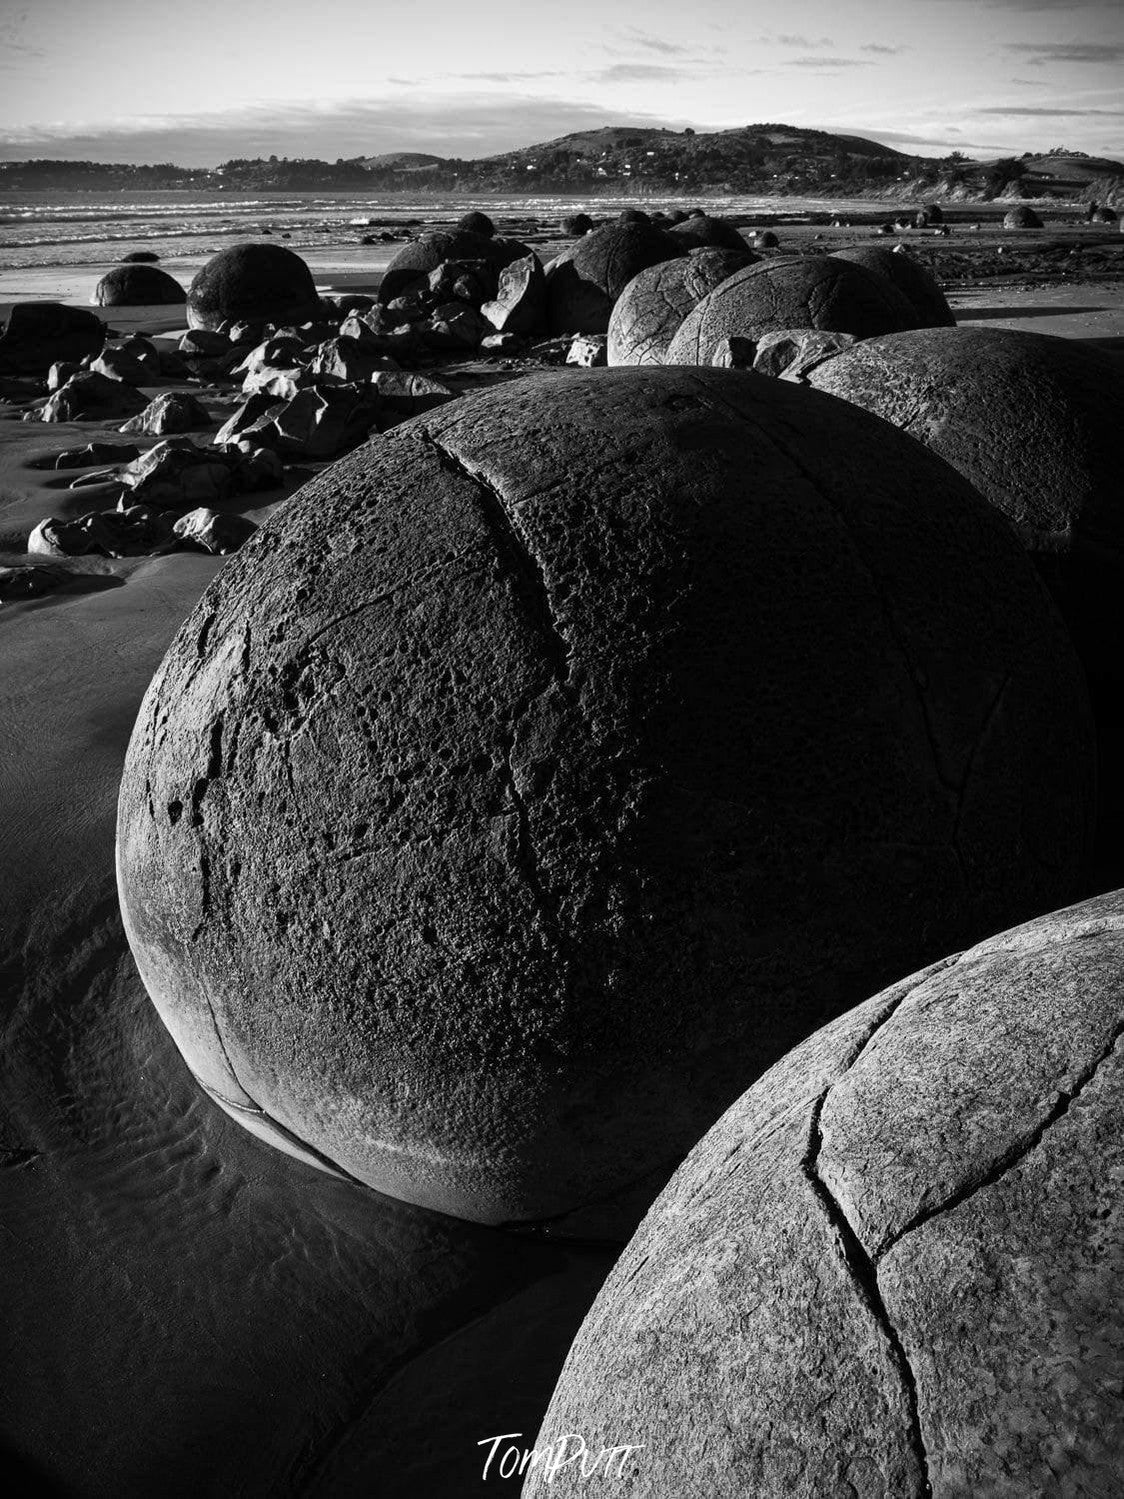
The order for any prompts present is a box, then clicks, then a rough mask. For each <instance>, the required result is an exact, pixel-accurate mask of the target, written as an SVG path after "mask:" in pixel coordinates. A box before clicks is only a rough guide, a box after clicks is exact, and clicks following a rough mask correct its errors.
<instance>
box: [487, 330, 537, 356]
mask: <svg viewBox="0 0 1124 1499" xmlns="http://www.w3.org/2000/svg"><path fill="white" fill-rule="evenodd" d="M525 346H526V339H524V338H520V336H519V334H518V333H489V334H487V335H486V336H485V337H484V338H482V339H481V340H480V352H481V353H482V354H521V353H522V352H523V349H524V348H525Z"/></svg>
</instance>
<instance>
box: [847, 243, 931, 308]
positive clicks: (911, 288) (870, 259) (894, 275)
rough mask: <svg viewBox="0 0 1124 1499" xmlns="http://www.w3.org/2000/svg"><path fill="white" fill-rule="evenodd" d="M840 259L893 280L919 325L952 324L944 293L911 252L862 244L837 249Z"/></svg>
mask: <svg viewBox="0 0 1124 1499" xmlns="http://www.w3.org/2000/svg"><path fill="white" fill-rule="evenodd" d="M835 255H836V257H837V259H839V260H849V261H850V262H851V264H852V265H861V266H865V267H866V269H867V270H868V271H877V272H878V273H879V274H880V275H882V276H885V277H886V278H887V280H889V281H892V282H893V283H894V285H895V286H896V287H897V289H898V290H899V291H900V292H901V294H902V295H903V296H904V297H905V299H906V301H907V302H908V303H909V304H910V306H911V307H912V308H913V310H914V312H915V313H916V314H917V317H916V320H915V323H914V326H915V327H917V328H952V327H955V325H956V319H955V317H954V316H953V314H952V308H951V307H950V306H949V305H948V302H947V301H946V300H945V294H944V292H943V291H941V289H940V287H939V286H938V285H937V282H936V280H935V278H934V277H933V276H931V275H930V274H929V272H928V271H927V270H926V269H925V267H924V266H923V265H919V264H918V263H917V261H916V260H914V259H913V258H912V256H910V255H899V254H898V253H897V251H896V250H883V249H881V248H880V247H879V246H878V245H859V246H856V248H855V249H853V250H836V251H835Z"/></svg>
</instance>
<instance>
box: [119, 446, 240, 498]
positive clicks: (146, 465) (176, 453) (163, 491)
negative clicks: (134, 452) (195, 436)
mask: <svg viewBox="0 0 1124 1499" xmlns="http://www.w3.org/2000/svg"><path fill="white" fill-rule="evenodd" d="M121 482H122V484H124V486H125V487H126V489H128V490H131V491H132V493H133V494H134V495H136V496H137V497H138V498H142V499H143V500H144V502H145V503H146V504H148V505H155V506H158V507H160V508H161V509H165V510H175V509H179V508H181V507H182V508H184V509H186V508H189V507H192V508H193V507H195V506H197V505H202V504H208V503H213V502H214V501H215V500H225V499H227V498H229V496H230V495H231V494H232V493H233V490H234V480H233V475H232V473H231V465H230V464H229V463H227V462H224V460H223V458H222V456H221V455H219V454H215V453H214V452H212V451H209V450H207V449H203V448H197V447H196V446H195V444H194V443H193V442H191V440H190V439H189V438H186V437H180V438H169V439H168V440H167V441H165V442H160V443H157V444H156V446H155V447H154V448H150V449H149V450H148V452H147V453H142V454H141V456H140V457H139V458H137V459H136V460H135V461H134V462H133V463H131V464H130V465H129V466H128V468H126V469H125V470H124V471H123V472H122V474H121Z"/></svg>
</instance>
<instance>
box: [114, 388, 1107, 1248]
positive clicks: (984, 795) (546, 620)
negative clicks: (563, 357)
mask: <svg viewBox="0 0 1124 1499" xmlns="http://www.w3.org/2000/svg"><path fill="white" fill-rule="evenodd" d="M399 378H400V377H399ZM326 538H330V547H329V546H328V545H327V544H326ZM1091 755H1092V747H1091V741H1090V731H1089V725H1088V709H1087V704H1086V702H1085V698H1084V688H1083V684H1082V682H1081V674H1080V668H1079V666H1078V664H1077V662H1076V659H1075V658H1074V656H1073V654H1072V648H1071V646H1070V644H1069V641H1068V638H1067V636H1066V634H1065V631H1064V629H1063V627H1062V625H1061V622H1060V620H1059V619H1058V618H1057V616H1056V613H1055V611H1054V609H1053V607H1052V606H1051V604H1050V602H1049V600H1048V598H1047V596H1046V594H1045V592H1044V590H1043V589H1042V586H1041V584H1040V582H1039V580H1038V578H1037V577H1036V576H1035V573H1034V570H1033V568H1032V567H1031V565H1030V563H1029V562H1028V560H1027V558H1026V557H1025V555H1024V554H1023V552H1022V550H1021V548H1020V547H1019V545H1018V542H1017V541H1016V539H1015V538H1014V537H1013V536H1012V535H1011V533H1010V528H1009V527H1008V525H1007V524H1006V522H1005V521H1004V520H1003V519H1002V518H1001V517H1000V516H998V515H996V513H995V512H994V511H993V510H992V509H991V507H989V506H988V505H987V504H986V503H985V502H984V501H982V500H981V499H980V498H979V496H977V495H976V494H975V493H974V492H973V491H972V490H971V489H970V487H969V486H967V485H966V484H965V483H964V482H963V481H962V480H961V479H960V478H959V476H958V475H956V474H955V473H954V472H953V470H952V469H950V468H949V467H948V465H947V464H945V463H943V462H941V461H940V460H938V459H936V458H935V457H934V456H933V455H931V454H929V453H927V452H926V451H925V449H924V448H923V447H922V446H921V445H920V444H918V443H915V442H913V441H912V440H910V439H907V438H906V437H905V436H903V435H902V434H900V433H896V432H895V431H894V430H893V428H891V427H890V426H889V425H888V424H887V423H885V422H880V421H878V420H877V419H875V418H873V417H869V416H868V415H867V414H866V413H863V412H860V411H858V410H856V409H854V408H852V407H849V406H848V405H847V404H846V403H845V402H842V401H835V400H828V399H827V398H825V397H821V396H820V395H819V394H818V393H817V392H815V391H810V390H807V389H804V388H800V387H796V386H792V385H789V384H786V383H784V382H782V381H778V380H766V379H763V378H761V377H760V376H757V375H753V374H747V373H743V372H737V371H722V370H703V369H692V370H689V371H688V370H675V369H668V368H641V369H624V370H587V371H581V370H564V371H556V372H548V373H540V374H535V375H530V376H528V377H526V378H525V379H522V380H519V381H513V382H510V383H508V384H504V385H500V386H497V387H494V388H493V389H491V390H488V391H486V392H482V393H479V394H476V395H474V396H472V397H469V398H466V399H464V400H462V401H460V402H458V403H457V404H456V406H452V407H450V408H449V409H448V410H443V411H439V412H436V413H433V414H430V415H428V416H426V417H424V418H421V419H419V420H415V421H414V422H412V423H408V424H406V425H404V426H402V427H399V428H397V429H396V430H394V431H392V432H390V433H386V434H384V435H383V436H382V437H381V438H380V439H379V440H378V441H377V442H374V443H370V444H368V445H366V446H364V447H363V448H362V449H361V450H360V451H359V452H357V453H354V454H352V455H351V456H350V457H347V458H344V459H341V460H340V461H339V462H337V463H336V464H334V465H333V466H332V467H331V469H330V470H328V471H326V472H325V473H324V474H322V475H319V476H317V477H315V478H313V479H312V480H310V481H309V482H308V483H306V484H305V485H304V486H303V487H302V489H301V490H300V491H299V492H298V494H297V495H296V496H295V497H294V498H293V499H292V500H290V502H289V503H288V504H287V505H286V506H285V509H284V514H283V517H282V516H279V517H278V518H277V520H276V521H270V522H267V523H266V524H265V525H264V526H263V527H262V528H261V529H260V531H259V533H258V534H257V536H255V537H254V538H253V539H252V540H251V541H250V542H249V544H248V545H247V546H246V547H244V548H243V550H242V551H241V552H240V553H239V555H238V556H237V557H236V558H234V559H233V560H232V561H231V562H230V563H228V564H227V565H226V567H225V568H224V570H223V572H222V574H221V576H220V577H219V578H217V579H216V580H215V583H214V584H213V585H212V586H211V588H210V589H209V590H208V591H207V593H206V594H205V595H204V597H203V599H202V600H201V602H200V604H199V606H198V607H197V609H196V610H195V612H194V613H193V615H192V616H191V618H190V619H189V620H188V621H187V622H186V623H185V624H184V626H183V628H182V630H181V631H180V633H179V636H178V637H177V640H176V642H175V643H174V645H173V646H172V647H171V649H170V651H169V653H168V655H167V657H166V659H165V661H164V664H163V666H162V667H161V669H160V671H159V672H158V673H157V675H156V677H155V679H154V681H153V684H152V686H151V688H150V690H149V693H148V695H147V697H146V700H145V703H144V705H143V706H142V708H141V710H140V714H139V717H138V719H137V727H136V729H135V731H134V735H133V740H132V744H131V747H130V751H129V755H128V759H127V763H126V767H125V771H124V778H123V784H122V793H121V801H120V820H119V827H118V861H119V864H118V867H119V871H120V888H121V899H122V908H123V911H124V914H125V922H126V926H127V929H128V933H129V939H130V943H131V945H132V949H133V953H134V956H135V958H136V961H137V964H138V967H139V970H140V972H141V974H142V976H143V978H144V980H145V983H146V984H147V986H148V989H149V992H150V994H151V995H152V998H153V1000H154V1002H155V1003H156V1005H157V1007H158V1009H159V1010H160V1013H161V1014H162V1015H163V1017H164V1020H165V1023H166V1025H167V1026H168V1028H169V1031H170V1033H171V1034H172V1036H173V1037H174V1038H175V1040H176V1041H177V1044H178V1045H179V1046H180V1048H181V1050H182V1051H183V1053H184V1055H185V1057H186V1059H187V1060H188V1063H189V1065H190V1066H191V1068H192V1070H193V1071H194V1073H195V1074H196V1076H197V1077H198V1078H199V1079H200V1080H201V1082H202V1083H203V1084H204V1085H205V1086H206V1087H207V1088H208V1089H209V1090H210V1091H211V1093H212V1096H214V1097H216V1098H218V1099H220V1100H225V1104H224V1106H226V1107H229V1108H230V1109H231V1111H232V1114H233V1115H234V1116H236V1117H238V1118H242V1117H244V1115H243V1114H242V1113H240V1112H239V1110H240V1109H245V1108H257V1109H260V1110H264V1112H265V1114H266V1115H268V1116H269V1117H270V1118H272V1119H273V1120H278V1121H280V1122H281V1124H282V1125H283V1127H284V1129H285V1130H287V1131H288V1132H289V1135H290V1137H292V1138H295V1139H296V1140H297V1141H300V1142H304V1145H305V1146H307V1147H312V1149H313V1150H314V1151H316V1152H319V1153H320V1155H321V1156H322V1157H324V1158H326V1159H327V1160H328V1161H329V1162H331V1163H334V1165H335V1166H336V1167H338V1168H341V1169H342V1170H343V1171H345V1172H347V1173H348V1174H350V1175H351V1176H353V1177H355V1178H356V1179H357V1180H359V1181H362V1182H366V1183H368V1184H369V1185H371V1186H373V1187H377V1188H378V1190H380V1191H383V1192H387V1193H389V1194H390V1195H392V1196H398V1197H402V1198H405V1199H407V1200H409V1201H414V1202H419V1203H423V1204H426V1205H429V1206H431V1207H434V1208H437V1209H439V1210H440V1211H443V1212H447V1213H451V1214H453V1215H455V1216H462V1217H466V1218H472V1219H479V1220H483V1221H488V1222H493V1223H509V1222H513V1221H524V1222H539V1221H543V1220H547V1219H554V1220H555V1222H554V1223H553V1224H552V1225H551V1230H552V1232H553V1233H560V1232H571V1233H575V1234H578V1235H580V1236H582V1237H587V1238H588V1237H589V1236H590V1235H591V1234H595V1235H596V1236H606V1235H612V1234H619V1233H622V1232H626V1231H629V1230H630V1228H631V1225H632V1224H633V1223H634V1222H635V1216H636V1214H637V1212H638V1211H642V1210H643V1207H644V1206H646V1204H647V1201H649V1200H650V1196H651V1194H652V1192H653V1191H654V1190H655V1188H656V1187H657V1186H658V1185H659V1183H660V1182H661V1181H662V1180H663V1179H665V1173H666V1172H667V1171H668V1170H669V1169H671V1167H672V1166H673V1165H674V1163H675V1162H676V1161H677V1160H678V1159H680V1158H681V1156H682V1153H683V1152H684V1151H685V1150H686V1149H687V1148H688V1147H689V1145H690V1144H691V1143H692V1142H693V1141H694V1140H696V1139H698V1137H699V1135H700V1133H701V1132H702V1131H703V1130H704V1129H705V1128H706V1127H707V1121H708V1120H713V1118H714V1117H715V1116H716V1115H717V1113H718V1112H719V1111H720V1110H721V1109H722V1108H723V1107H726V1106H727V1105H728V1104H729V1103H730V1102H731V1101H732V1100H733V1099H734V1098H735V1097H737V1096H739V1094H740V1092H741V1091H742V1090H743V1089H744V1086H745V1079H746V1078H747V1076H755V1075H757V1074H758V1073H759V1072H760V1071H761V1070H763V1069H764V1067H766V1066H767V1065H769V1064H771V1063H772V1062H773V1061H775V1060H776V1059H777V1058H778V1057H779V1056H781V1055H782V1054H783V1053H784V1052H785V1051H786V1050H787V1049H788V1048H789V1047H790V1046H791V1045H792V1044H794V1043H795V1042H796V1041H797V1040H799V1039H800V1038H801V1037H803V1036H804V1035H806V1034H808V1032H809V1031H810V1030H811V1029H812V1028H813V1027H814V1026H815V1025H817V1024H820V1023H822V1021H823V1020H824V1019H825V1018H827V1017H828V1016H830V1015H832V1014H837V1013H840V1012H841V1011H842V1010H844V1009H846V1008H847V1007H848V1006H850V1005H851V1004H852V1003H853V1002H854V1001H855V999H856V997H860V996H862V995H864V994H869V993H870V992H871V990H872V989H874V988H877V987H878V985H879V983H881V982H883V981H886V980H888V979H889V978H891V977H892V976H893V975H895V974H900V973H903V972H909V971H911V970H912V969H913V968H914V967H916V966H917V965H918V963H920V962H924V961H928V960H929V959H930V958H932V957H933V956H935V955H938V954H940V953H942V952H947V951H949V949H950V948H952V947H955V946H957V945H960V944H961V943H963V942H964V941H965V940H967V939H969V938H970V937H972V936H975V935H978V934H980V933H982V932H987V931H994V930H996V929H997V927H999V926H1002V925H1005V924H1006V923H1007V922H1009V921H1010V920H1011V919H1012V917H1014V916H1016V915H1018V914H1021V913H1025V912H1033V911H1038V910H1041V909H1043V907H1044V906H1045V907H1047V908H1048V907H1050V906H1052V905H1056V904H1057V903H1058V901H1059V898H1064V897H1065V892H1066V891H1068V890H1070V889H1072V888H1073V886H1074V884H1075V882H1076V881H1077V880H1079V879H1080V878H1082V876H1083V865H1084V857H1085V853H1086V849H1087V843H1088V834H1089V826H1090V821H1091V797H1092V765H1091ZM212 1007H213V1008H212ZM220 1038H221V1039H220ZM247 1100H252V1103H250V1102H247ZM306 1153H307V1152H306ZM592 1204H600V1205H599V1206H588V1207H587V1206H586V1205H592ZM579 1210H581V1211H579Z"/></svg>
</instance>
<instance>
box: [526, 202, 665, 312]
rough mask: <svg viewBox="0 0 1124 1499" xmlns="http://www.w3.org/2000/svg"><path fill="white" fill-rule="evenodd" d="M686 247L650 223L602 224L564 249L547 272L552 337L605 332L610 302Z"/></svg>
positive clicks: (612, 302)
mask: <svg viewBox="0 0 1124 1499" xmlns="http://www.w3.org/2000/svg"><path fill="white" fill-rule="evenodd" d="M686 248H687V247H686V246H685V245H683V244H681V243H680V242H679V241H678V240H676V239H674V238H673V237H672V236H671V234H670V233H669V232H667V231H666V230H664V229H657V228H656V227H655V226H654V225H653V224H650V223H636V222H632V221H629V222H625V223H622V222H621V221H620V220H618V221H617V222H616V223H615V224H604V225H603V226H602V227H601V228H600V229H593V230H591V231H590V232H589V233H588V234H585V235H583V236H582V237H581V239H578V240H575V242H574V243H573V244H572V245H568V246H567V247H566V249H565V250H563V251H562V253H561V254H560V255H558V256H556V257H555V258H554V260H552V261H551V262H550V264H549V265H548V266H547V268H546V298H547V325H548V328H549V330H550V332H551V333H552V334H554V335H558V334H562V333H606V332H608V328H609V317H610V314H611V313H612V311H613V304H614V303H615V302H616V300H617V298H618V297H619V296H620V294H621V292H623V291H624V289H625V287H626V286H627V285H628V283H629V282H630V281H631V280H632V278H633V277H634V276H638V275H639V274H640V272H641V271H643V270H647V268H648V267H649V266H652V265H658V264H659V263H660V262H661V261H663V260H673V259H674V258H675V257H676V256H677V255H683V254H685V253H686Z"/></svg>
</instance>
